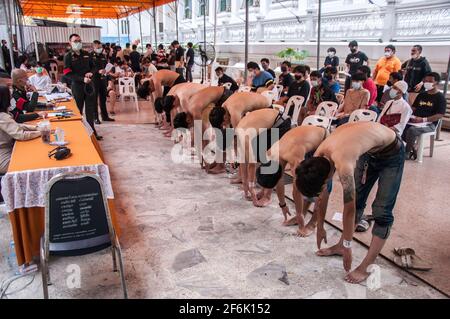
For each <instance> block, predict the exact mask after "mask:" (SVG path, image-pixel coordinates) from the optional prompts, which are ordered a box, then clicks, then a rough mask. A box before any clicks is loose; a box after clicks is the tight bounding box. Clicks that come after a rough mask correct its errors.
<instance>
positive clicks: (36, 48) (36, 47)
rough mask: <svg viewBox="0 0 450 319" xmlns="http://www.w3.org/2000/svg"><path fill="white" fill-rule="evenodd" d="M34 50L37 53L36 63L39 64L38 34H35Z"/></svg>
mask: <svg viewBox="0 0 450 319" xmlns="http://www.w3.org/2000/svg"><path fill="white" fill-rule="evenodd" d="M33 41H34V50H35V51H36V61H37V62H39V50H38V44H37V39H36V32H33Z"/></svg>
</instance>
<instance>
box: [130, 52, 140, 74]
mask: <svg viewBox="0 0 450 319" xmlns="http://www.w3.org/2000/svg"><path fill="white" fill-rule="evenodd" d="M140 59H141V54H140V53H139V52H137V51H131V53H130V61H131V68H132V69H133V71H134V72H140V71H141V65H140V63H139V62H140Z"/></svg>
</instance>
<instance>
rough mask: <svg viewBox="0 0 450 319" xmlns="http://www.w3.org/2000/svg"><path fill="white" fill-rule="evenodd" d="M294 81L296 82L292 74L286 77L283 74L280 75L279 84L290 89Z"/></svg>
mask: <svg viewBox="0 0 450 319" xmlns="http://www.w3.org/2000/svg"><path fill="white" fill-rule="evenodd" d="M294 81H295V79H294V77H293V76H292V74H290V73H288V74H286V75H285V74H283V73H281V74H280V77H279V83H280V84H281V85H283V87H284V88H289V87H290V86H291V84H292V83H294Z"/></svg>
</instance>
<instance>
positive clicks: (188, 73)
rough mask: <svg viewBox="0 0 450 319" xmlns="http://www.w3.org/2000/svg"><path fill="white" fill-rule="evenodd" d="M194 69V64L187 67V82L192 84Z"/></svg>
mask: <svg viewBox="0 0 450 319" xmlns="http://www.w3.org/2000/svg"><path fill="white" fill-rule="evenodd" d="M192 67H193V64H191V65H189V64H188V65H186V81H188V82H192Z"/></svg>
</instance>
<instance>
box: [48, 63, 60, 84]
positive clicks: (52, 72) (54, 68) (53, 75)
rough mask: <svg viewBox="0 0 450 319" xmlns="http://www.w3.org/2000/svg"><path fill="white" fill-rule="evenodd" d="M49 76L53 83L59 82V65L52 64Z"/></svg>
mask: <svg viewBox="0 0 450 319" xmlns="http://www.w3.org/2000/svg"><path fill="white" fill-rule="evenodd" d="M48 74H49V75H50V79H51V80H52V81H55V82H58V64H56V63H50V72H48ZM53 79H54V80H53Z"/></svg>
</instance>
